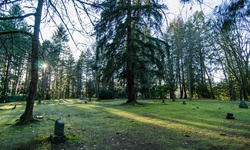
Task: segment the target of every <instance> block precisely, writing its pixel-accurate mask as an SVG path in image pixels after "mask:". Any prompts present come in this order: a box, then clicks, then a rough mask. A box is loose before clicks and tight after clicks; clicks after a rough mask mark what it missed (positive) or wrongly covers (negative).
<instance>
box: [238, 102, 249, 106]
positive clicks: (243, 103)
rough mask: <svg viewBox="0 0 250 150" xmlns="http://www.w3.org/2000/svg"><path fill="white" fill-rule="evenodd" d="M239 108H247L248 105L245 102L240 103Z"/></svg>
mask: <svg viewBox="0 0 250 150" xmlns="http://www.w3.org/2000/svg"><path fill="white" fill-rule="evenodd" d="M239 108H248V105H247V103H246V102H245V101H240V105H239Z"/></svg>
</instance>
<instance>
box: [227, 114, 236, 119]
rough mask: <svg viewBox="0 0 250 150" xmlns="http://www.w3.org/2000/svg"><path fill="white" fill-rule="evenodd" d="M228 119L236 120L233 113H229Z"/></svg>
mask: <svg viewBox="0 0 250 150" xmlns="http://www.w3.org/2000/svg"><path fill="white" fill-rule="evenodd" d="M226 118H227V119H235V117H234V114H232V113H227V116H226Z"/></svg>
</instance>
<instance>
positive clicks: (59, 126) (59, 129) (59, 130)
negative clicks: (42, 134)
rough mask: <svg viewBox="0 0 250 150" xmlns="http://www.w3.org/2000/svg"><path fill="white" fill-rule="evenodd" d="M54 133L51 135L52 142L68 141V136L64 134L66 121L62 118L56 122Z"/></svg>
mask: <svg viewBox="0 0 250 150" xmlns="http://www.w3.org/2000/svg"><path fill="white" fill-rule="evenodd" d="M54 130H55V131H54V135H50V141H51V142H52V143H63V142H65V141H66V136H65V135H64V122H63V121H62V120H60V119H58V120H56V122H55V129H54Z"/></svg>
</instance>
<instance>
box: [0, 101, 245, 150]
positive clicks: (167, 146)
mask: <svg viewBox="0 0 250 150" xmlns="http://www.w3.org/2000/svg"><path fill="white" fill-rule="evenodd" d="M124 102H125V100H110V101H101V102H97V101H93V102H89V103H87V104H85V103H84V101H83V100H73V99H72V100H61V102H60V104H59V105H58V103H57V101H53V100H50V101H43V104H42V105H36V106H35V110H34V116H43V117H44V118H43V119H40V121H38V122H35V123H32V124H30V125H26V126H18V125H15V124H16V120H17V119H18V118H19V117H20V115H21V114H22V113H23V111H24V108H25V103H24V102H16V103H6V104H0V145H1V147H0V149H1V150H9V149H20V150H23V149H25V150H27V149H32V150H34V149H37V150H38V149H39V150H41V149H46V150H47V149H53V150H54V149H64V150H65V149H70V150H71V149H86V150H94V149H97V150H125V149H127V150H146V149H148V150H171V149H174V150H182V149H190V150H191V149H192V150H193V149H197V150H206V149H208V150H213V149H215V150H217V149H220V150H221V149H225V150H237V149H239V150H249V148H250V109H240V108H239V101H235V102H231V101H230V102H228V101H227V102H225V101H212V100H210V101H209V100H200V101H187V104H186V105H183V104H182V101H180V100H179V101H178V100H177V101H176V102H172V101H166V103H165V104H162V103H161V101H160V100H159V101H158V100H139V102H142V103H144V105H136V106H124V105H120V104H122V103H124ZM14 104H17V107H16V109H14V110H12V109H11V108H12V107H13V106H14ZM248 105H250V103H249V102H248ZM229 112H230V113H233V114H234V116H235V118H236V119H235V120H228V119H226V114H227V113H229ZM57 119H62V120H63V121H64V123H65V131H64V132H65V135H66V137H67V141H66V142H65V143H62V144H51V143H50V142H49V140H48V138H49V136H50V134H52V133H53V132H54V124H55V120H57Z"/></svg>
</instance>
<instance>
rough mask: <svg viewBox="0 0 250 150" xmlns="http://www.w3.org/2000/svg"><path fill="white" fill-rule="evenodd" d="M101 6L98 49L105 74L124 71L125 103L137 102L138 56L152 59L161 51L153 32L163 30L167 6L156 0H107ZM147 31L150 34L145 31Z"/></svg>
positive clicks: (96, 27)
mask: <svg viewBox="0 0 250 150" xmlns="http://www.w3.org/2000/svg"><path fill="white" fill-rule="evenodd" d="M101 6H102V12H101V19H100V21H99V22H98V23H97V24H96V26H95V30H96V36H97V49H98V50H99V52H100V53H102V54H103V55H102V56H103V60H105V64H104V68H106V69H105V70H104V77H105V78H106V79H108V78H111V76H112V75H113V74H114V73H115V72H116V73H119V72H120V73H122V74H123V76H122V77H125V78H126V85H127V91H128V92H127V97H128V100H127V102H126V103H137V101H136V91H135V74H136V71H138V70H137V69H138V68H136V67H137V66H138V65H137V63H138V61H140V59H139V56H140V57H142V55H139V53H140V54H143V56H144V57H145V58H149V60H151V62H152V61H155V60H156V59H157V58H156V57H155V55H154V54H155V50H157V49H158V50H159V47H157V46H159V44H158V39H157V38H155V37H153V36H152V34H153V33H156V31H158V32H159V31H160V27H161V22H162V14H161V13H160V11H161V9H164V8H165V6H164V5H160V4H159V3H158V1H155V0H137V1H133V2H132V1H131V0H126V1H124V0H116V1H111V0H107V1H105V2H103V3H102V4H101ZM148 29H149V30H148ZM151 29H152V30H151ZM153 29H154V30H153ZM146 30H148V31H149V34H145V32H144V31H146ZM145 39H147V40H145ZM157 44H158V45H157ZM138 45H140V46H138ZM100 56H101V55H100Z"/></svg>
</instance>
